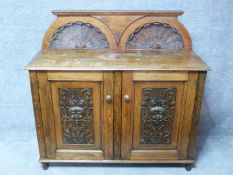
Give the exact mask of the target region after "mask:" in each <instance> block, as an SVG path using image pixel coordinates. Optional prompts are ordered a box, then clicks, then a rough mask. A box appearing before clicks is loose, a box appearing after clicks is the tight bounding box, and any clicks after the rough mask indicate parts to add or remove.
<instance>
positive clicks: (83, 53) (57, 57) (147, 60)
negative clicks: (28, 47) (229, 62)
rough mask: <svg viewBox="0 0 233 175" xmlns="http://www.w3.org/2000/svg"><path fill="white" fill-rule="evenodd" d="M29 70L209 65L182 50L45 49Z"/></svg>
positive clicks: (198, 68) (201, 68)
mask: <svg viewBox="0 0 233 175" xmlns="http://www.w3.org/2000/svg"><path fill="white" fill-rule="evenodd" d="M26 69H28V70H54V71H55V70H57V71H58V70H60V71H61V70H65V71H71V70H73V71H74V70H86V71H89V70H91V71H94V70H109V71H110V70H163V71H165V70H167V71H188V70H189V71H206V70H208V69H209V68H208V66H207V65H206V64H205V63H204V62H203V61H202V60H201V59H200V58H199V57H198V56H197V55H196V54H195V53H194V52H191V51H183V50H150V51H145V50H130V51H129V50H128V51H122V50H98V51H97V50H48V51H41V52H40V53H38V54H37V56H35V57H34V59H33V60H32V61H31V62H30V63H29V64H28V65H27V66H26Z"/></svg>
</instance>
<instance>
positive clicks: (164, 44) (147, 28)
mask: <svg viewBox="0 0 233 175" xmlns="http://www.w3.org/2000/svg"><path fill="white" fill-rule="evenodd" d="M118 47H119V48H121V49H184V50H192V41H191V38H190V35H189V33H188V31H187V30H186V29H185V27H184V26H183V25H182V24H181V23H180V22H179V21H178V19H177V18H174V17H151V16H148V17H143V18H140V19H138V20H136V21H135V22H133V23H132V24H130V25H129V26H128V27H127V28H126V30H125V31H124V33H123V34H122V36H121V39H120V41H119V45H118Z"/></svg>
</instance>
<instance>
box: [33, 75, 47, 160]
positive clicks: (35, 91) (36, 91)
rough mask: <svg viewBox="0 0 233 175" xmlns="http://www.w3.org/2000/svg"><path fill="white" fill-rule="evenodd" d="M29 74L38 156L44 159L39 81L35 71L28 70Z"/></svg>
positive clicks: (44, 145) (44, 148)
mask: <svg viewBox="0 0 233 175" xmlns="http://www.w3.org/2000/svg"><path fill="white" fill-rule="evenodd" d="M29 76H30V83H31V93H32V101H33V109H34V117H35V126H36V131H37V139H38V146H39V152H40V158H41V159H45V158H46V157H47V153H46V144H45V140H44V139H45V137H44V130H43V123H42V116H41V115H42V114H41V106H40V95H39V82H38V78H37V74H36V72H35V71H30V72H29Z"/></svg>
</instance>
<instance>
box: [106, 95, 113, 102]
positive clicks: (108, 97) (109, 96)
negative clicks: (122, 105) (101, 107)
mask: <svg viewBox="0 0 233 175" xmlns="http://www.w3.org/2000/svg"><path fill="white" fill-rule="evenodd" d="M105 100H106V102H108V103H110V102H111V101H112V96H111V95H107V96H106V98H105Z"/></svg>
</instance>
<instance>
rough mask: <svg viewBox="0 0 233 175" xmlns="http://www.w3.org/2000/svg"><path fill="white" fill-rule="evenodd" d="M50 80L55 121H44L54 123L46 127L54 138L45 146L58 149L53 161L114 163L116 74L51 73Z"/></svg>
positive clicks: (48, 82) (48, 75)
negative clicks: (113, 124) (114, 82)
mask: <svg viewBox="0 0 233 175" xmlns="http://www.w3.org/2000/svg"><path fill="white" fill-rule="evenodd" d="M47 78H48V81H47V86H50V87H51V99H52V108H51V109H52V110H53V117H52V116H45V117H47V118H48V117H51V118H53V120H50V121H51V122H52V121H53V123H49V124H46V126H45V127H47V128H49V130H50V132H52V130H53V129H54V131H55V137H54V138H51V139H50V140H48V141H47V143H46V146H48V147H55V149H54V153H53V154H52V158H55V159H76V160H80V159H82V160H98V159H111V158H112V154H113V153H112V152H113V151H112V149H113V148H112V147H113V146H112V142H113V141H112V139H113V138H112V133H113V128H112V120H113V106H112V104H113V103H112V96H113V87H112V86H113V74H112V73H102V72H94V73H88V72H86V73H72V72H62V73H58V72H49V73H48V74H47ZM48 93H49V92H48ZM41 95H43V94H41ZM44 95H47V96H48V95H49V94H44ZM45 129H46V128H45ZM53 142H54V143H53ZM51 143H53V145H51Z"/></svg>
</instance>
